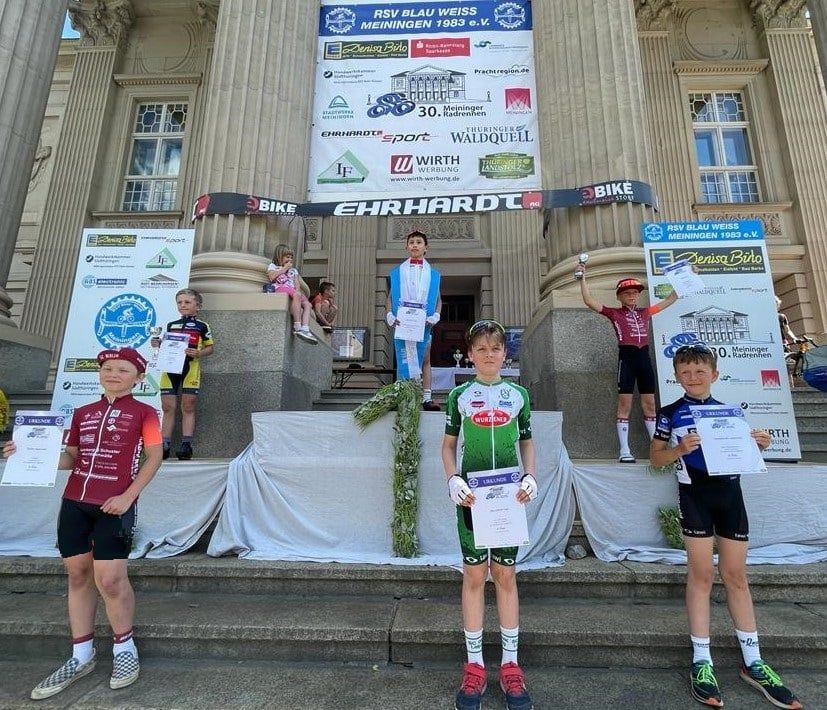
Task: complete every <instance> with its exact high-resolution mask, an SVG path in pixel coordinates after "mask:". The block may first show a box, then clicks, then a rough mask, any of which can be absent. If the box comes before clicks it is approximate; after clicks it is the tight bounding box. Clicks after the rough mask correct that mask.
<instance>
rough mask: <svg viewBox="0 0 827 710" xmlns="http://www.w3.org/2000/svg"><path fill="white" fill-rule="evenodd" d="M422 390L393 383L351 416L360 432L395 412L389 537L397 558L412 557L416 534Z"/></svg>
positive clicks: (412, 383)
mask: <svg viewBox="0 0 827 710" xmlns="http://www.w3.org/2000/svg"><path fill="white" fill-rule="evenodd" d="M421 401H422V388H421V386H420V385H419V383H418V382H416V381H414V380H397V381H396V382H393V383H392V384H389V385H385V386H384V387H382V388H381V389H380V390H379V391H378V392H377V393H376V394H375V395H374V396H373V397H371V398H370V399H369V400H368V401H367V402H365V403H364V404H363V405H361V406H360V407H359V408H358V409H356V411H354V412H353V416H354V418H355V419H356V423H357V424H359V426H360V427H362V428H363V429H364V428H365V427H367V426H368V425H370V424H373V422H375V421H376V420H377V419H379V418H380V417H381V416H382V415H383V414H386V413H387V412H390V411H391V410H394V409H395V410H396V421H395V422H394V425H393V447H394V458H393V520H392V521H391V537H392V539H393V551H394V554H396V555H397V556H398V557H416V556H417V554H418V553H419V538H418V537H417V535H416V521H417V508H418V505H419V498H418V480H417V479H418V477H417V474H418V472H419V459H420V455H421V451H420V450H421V448H422V441H421V440H420V438H419V413H420V402H421Z"/></svg>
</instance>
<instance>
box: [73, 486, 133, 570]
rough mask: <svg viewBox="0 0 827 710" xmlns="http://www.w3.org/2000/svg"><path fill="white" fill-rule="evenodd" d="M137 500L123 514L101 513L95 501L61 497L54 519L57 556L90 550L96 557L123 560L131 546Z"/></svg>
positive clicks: (82, 553)
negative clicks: (85, 501) (55, 520)
mask: <svg viewBox="0 0 827 710" xmlns="http://www.w3.org/2000/svg"><path fill="white" fill-rule="evenodd" d="M136 518H137V503H133V504H132V507H131V508H130V509H129V510H127V511H126V512H125V513H124V514H123V515H112V514H111V513H104V512H103V511H102V510H101V507H100V506H99V505H93V504H91V503H80V502H78V501H75V500H66V499H65V498H64V499H63V502H62V503H61V506H60V515H59V516H58V519H57V547H58V549H59V550H60V556H61V557H74V556H75V555H85V554H86V553H87V552H89V551H91V552H92V557H93V558H94V559H96V560H125V559H126V558H127V557H129V551H130V550H131V549H132V535H133V534H134V532H135V521H136Z"/></svg>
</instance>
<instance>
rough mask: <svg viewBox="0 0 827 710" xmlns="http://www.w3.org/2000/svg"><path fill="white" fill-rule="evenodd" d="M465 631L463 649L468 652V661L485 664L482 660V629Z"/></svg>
mask: <svg viewBox="0 0 827 710" xmlns="http://www.w3.org/2000/svg"><path fill="white" fill-rule="evenodd" d="M464 631H465V650H466V651H467V652H468V663H479V664H480V665H481V666H483V667H484V666H485V663H483V661H482V629H480V630H479V631H469V630H468V629H464Z"/></svg>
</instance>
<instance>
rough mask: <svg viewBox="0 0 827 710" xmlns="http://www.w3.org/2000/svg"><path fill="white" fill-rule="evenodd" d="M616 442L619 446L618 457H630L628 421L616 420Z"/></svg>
mask: <svg viewBox="0 0 827 710" xmlns="http://www.w3.org/2000/svg"><path fill="white" fill-rule="evenodd" d="M617 441H618V443H619V444H620V455H621V456H626V455H631V453H632V452H631V451H630V450H629V420H628V419H618V420H617Z"/></svg>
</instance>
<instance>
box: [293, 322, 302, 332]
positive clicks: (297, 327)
mask: <svg viewBox="0 0 827 710" xmlns="http://www.w3.org/2000/svg"><path fill="white" fill-rule="evenodd" d="M301 329H302V324H301V323H299V321H295V322H294V323H293V332H294V333H298V332H299V331H300V330H301Z"/></svg>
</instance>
